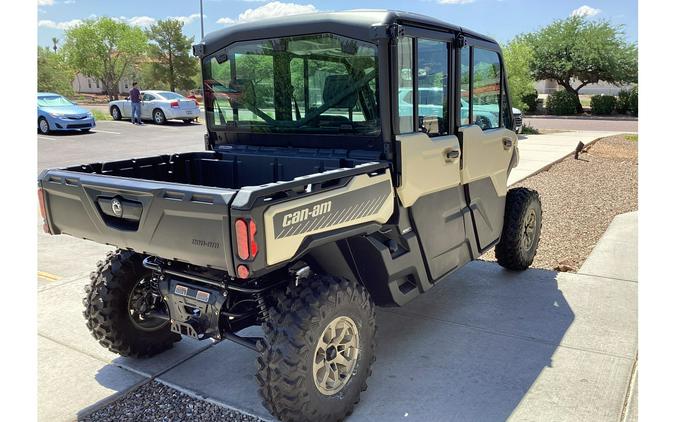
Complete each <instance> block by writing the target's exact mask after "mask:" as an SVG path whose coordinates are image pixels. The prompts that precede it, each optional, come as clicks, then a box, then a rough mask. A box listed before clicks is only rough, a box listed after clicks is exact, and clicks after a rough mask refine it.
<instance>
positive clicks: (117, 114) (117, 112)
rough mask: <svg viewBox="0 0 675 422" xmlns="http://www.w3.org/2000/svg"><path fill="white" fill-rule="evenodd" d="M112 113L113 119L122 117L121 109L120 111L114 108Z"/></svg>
mask: <svg viewBox="0 0 675 422" xmlns="http://www.w3.org/2000/svg"><path fill="white" fill-rule="evenodd" d="M112 115H113V119H115V120H119V118H120V111H119V110H118V109H117V108H113V110H112Z"/></svg>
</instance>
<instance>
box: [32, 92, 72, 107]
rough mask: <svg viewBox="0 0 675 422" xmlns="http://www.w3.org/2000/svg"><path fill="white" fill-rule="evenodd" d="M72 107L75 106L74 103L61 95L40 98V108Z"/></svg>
mask: <svg viewBox="0 0 675 422" xmlns="http://www.w3.org/2000/svg"><path fill="white" fill-rule="evenodd" d="M70 105H73V103H71V102H70V101H68V100H66V99H65V98H63V97H62V96H60V95H49V96H44V97H38V107H60V106H70Z"/></svg>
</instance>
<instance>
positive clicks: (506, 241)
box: [495, 188, 542, 271]
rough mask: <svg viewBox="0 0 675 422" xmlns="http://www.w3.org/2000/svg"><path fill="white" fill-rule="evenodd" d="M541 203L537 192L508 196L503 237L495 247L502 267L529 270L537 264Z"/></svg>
mask: <svg viewBox="0 0 675 422" xmlns="http://www.w3.org/2000/svg"><path fill="white" fill-rule="evenodd" d="M541 217H542V211H541V200H540V199H539V194H538V193H537V191H535V190H531V189H527V188H515V189H511V190H509V192H508V193H507V194H506V206H505V209H504V227H503V228H502V237H501V239H500V240H499V243H497V246H496V247H495V255H496V257H497V262H498V263H499V265H501V266H502V267H504V268H506V269H509V270H513V271H522V270H526V269H527V268H528V267H529V266H530V265H532V262H533V261H534V256H535V255H536V254H537V246H538V245H539V236H540V235H541Z"/></svg>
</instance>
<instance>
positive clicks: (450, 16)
mask: <svg viewBox="0 0 675 422" xmlns="http://www.w3.org/2000/svg"><path fill="white" fill-rule="evenodd" d="M37 2H38V6H37V9H38V10H37V21H38V44H39V45H41V46H51V45H52V41H51V40H52V37H56V38H59V39H62V38H63V31H64V29H67V28H70V27H73V26H75V25H77V24H78V23H80V22H81V21H82V20H84V19H87V18H95V17H98V16H109V17H113V18H116V19H120V20H122V21H125V22H128V23H129V24H131V25H137V26H140V27H147V26H148V25H151V24H152V23H153V22H155V21H157V20H159V19H166V18H169V17H171V18H177V19H180V20H182V21H183V22H184V23H185V26H184V29H183V30H184V32H185V33H186V34H187V35H188V36H194V39H195V41H199V40H200V39H201V36H200V25H199V0H115V1H110V0H37ZM203 4H204V32H205V33H207V34H208V33H209V32H211V31H215V30H217V29H220V28H223V27H225V26H227V25H232V24H234V23H239V22H246V21H251V20H256V19H261V18H265V17H273V16H282V15H288V14H296V13H306V12H313V11H335V10H349V9H364V8H369V9H384V8H390V9H396V10H405V11H409V12H417V13H421V14H425V15H428V16H433V17H435V18H438V19H441V20H444V21H447V22H450V23H452V24H455V25H459V26H463V27H465V28H469V29H472V30H474V31H477V32H480V33H483V34H485V35H488V36H491V37H493V38H495V39H496V40H497V41H499V42H500V43H506V42H508V41H509V40H510V39H512V38H513V37H514V36H516V35H518V34H521V33H524V32H531V31H534V30H536V29H538V28H540V27H542V26H545V25H547V24H549V23H551V22H552V21H554V20H556V19H563V18H566V17H568V16H570V15H572V14H581V15H585V16H588V17H589V19H605V20H609V21H610V22H612V23H613V24H617V25H623V26H624V32H625V34H626V38H627V39H628V40H629V41H631V42H637V36H638V29H637V12H638V11H637V8H638V6H637V0H581V1H574V0H405V1H402V0H386V1H382V0H340V1H339V2H338V1H334V0H333V1H328V0H292V1H271V2H270V1H268V0H203Z"/></svg>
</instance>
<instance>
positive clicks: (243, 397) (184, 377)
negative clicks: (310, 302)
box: [38, 215, 637, 421]
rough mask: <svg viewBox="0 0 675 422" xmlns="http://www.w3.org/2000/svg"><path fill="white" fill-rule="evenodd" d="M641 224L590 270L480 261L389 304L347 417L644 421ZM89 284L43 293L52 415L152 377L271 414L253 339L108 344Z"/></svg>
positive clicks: (44, 405)
mask: <svg viewBox="0 0 675 422" xmlns="http://www.w3.org/2000/svg"><path fill="white" fill-rule="evenodd" d="M636 224H637V219H636V218H635V215H628V216H619V217H617V218H616V219H615V221H614V222H613V223H612V225H611V226H610V228H609V229H608V231H607V233H606V234H605V236H603V238H602V240H601V241H600V242H599V243H598V246H597V247H596V249H595V250H594V252H593V254H592V255H591V256H590V257H589V259H588V260H587V262H586V264H585V265H584V266H583V267H582V270H581V272H583V274H572V273H556V272H552V271H544V270H528V271H525V272H522V273H512V272H508V271H505V270H503V269H501V268H500V267H499V266H497V265H496V264H493V263H487V262H481V261H478V262H473V263H471V264H469V265H468V266H466V267H465V268H463V269H461V270H460V271H458V272H457V273H455V274H453V275H452V276H451V277H448V279H446V280H443V281H441V282H439V285H438V286H437V287H435V289H434V291H433V294H426V295H423V296H421V297H420V298H418V299H416V300H415V301H413V302H412V303H410V304H409V305H408V306H406V307H404V308H400V309H381V308H378V310H377V313H378V315H377V321H378V327H379V329H378V334H377V356H378V359H377V362H376V364H375V366H374V371H373V376H372V378H371V379H370V381H369V386H370V388H369V389H368V391H367V392H366V393H364V395H363V396H362V400H361V403H360V404H359V406H357V408H356V411H355V413H354V415H353V416H352V417H351V418H350V420H356V421H361V420H363V421H366V420H399V419H400V420H402V419H405V420H411V421H429V420H458V421H462V420H486V421H492V420H494V421H499V420H505V419H509V418H510V419H512V420H558V421H559V420H563V421H566V420H569V421H576V420H594V421H616V420H619V419H620V415H621V414H622V413H624V414H625V415H626V416H627V418H628V419H626V420H636V419H635V415H636V413H635V409H636V408H637V399H636V394H634V390H635V387H634V384H631V380H632V379H634V378H635V367H636V365H635V357H636V353H637V283H636V282H635V281H636V280H637V273H636V268H637V265H636V256H637V243H636V242H635V241H634V240H635V239H636V235H635V233H636ZM620 249H621V250H624V253H622V254H621V255H620V256H619V255H613V254H611V253H607V251H616V250H620ZM612 257H614V263H615V264H617V265H618V264H619V262H618V261H622V263H621V266H622V268H624V270H622V271H621V272H617V271H613V270H611V268H613V266H612V265H611V262H610V260H611V259H612ZM86 282H87V280H86V279H85V278H80V279H77V280H74V281H71V282H67V283H63V284H61V285H60V286H58V287H52V288H45V289H42V291H40V293H39V304H38V308H39V309H40V312H39V315H38V323H39V329H38V331H39V339H40V341H39V361H40V368H39V415H40V419H41V420H70V419H72V418H74V417H75V415H76V414H78V413H79V414H80V415H82V414H86V413H87V410H86V408H87V407H88V406H92V405H93V406H94V407H98V406H100V405H102V404H105V403H107V402H108V401H109V400H111V399H114V398H115V397H116V395H117V394H119V393H123V392H124V391H127V390H128V389H130V388H133V387H135V386H136V385H138V384H139V383H142V382H145V381H147V380H149V379H150V378H154V377H156V379H158V380H159V381H160V382H163V383H166V384H168V385H170V386H173V387H175V388H177V389H179V390H181V391H184V392H187V393H189V394H191V395H193V396H197V397H201V398H206V399H210V400H213V401H215V402H217V403H220V404H222V405H225V406H227V407H233V408H236V409H240V410H243V411H245V412H247V413H253V414H256V415H259V416H261V417H263V418H271V416H270V415H269V414H268V413H267V412H266V410H265V409H264V408H263V407H262V405H261V404H260V399H259V397H258V395H257V388H256V384H255V380H254V375H255V363H254V359H255V353H253V352H251V351H250V350H248V349H244V348H242V347H240V346H237V345H235V344H233V343H230V342H222V343H218V344H213V343H210V342H201V343H200V342H195V341H191V340H189V339H184V340H183V341H181V342H180V343H178V344H177V347H176V348H174V349H173V350H171V351H169V352H166V353H164V354H162V355H160V356H157V357H155V358H153V359H150V360H141V361H134V360H127V359H124V358H119V357H116V356H115V355H113V354H110V353H108V352H107V351H105V350H104V349H103V348H101V347H100V346H99V345H98V344H96V343H95V342H94V340H93V339H92V338H91V336H90V335H89V333H88V332H87V331H86V328H85V327H84V324H83V323H82V321H81V315H80V308H81V306H80V300H81V297H82V289H83V286H84V285H85V284H86ZM600 302H601V303H602V306H598V305H599V303H600ZM247 334H252V335H255V334H258V329H257V328H250V329H249V330H248V333H247ZM631 386H632V387H631ZM118 392H119V393H118ZM420 397H424V400H420ZM631 418H632V419H631Z"/></svg>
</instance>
